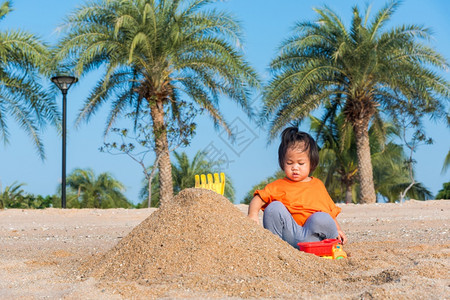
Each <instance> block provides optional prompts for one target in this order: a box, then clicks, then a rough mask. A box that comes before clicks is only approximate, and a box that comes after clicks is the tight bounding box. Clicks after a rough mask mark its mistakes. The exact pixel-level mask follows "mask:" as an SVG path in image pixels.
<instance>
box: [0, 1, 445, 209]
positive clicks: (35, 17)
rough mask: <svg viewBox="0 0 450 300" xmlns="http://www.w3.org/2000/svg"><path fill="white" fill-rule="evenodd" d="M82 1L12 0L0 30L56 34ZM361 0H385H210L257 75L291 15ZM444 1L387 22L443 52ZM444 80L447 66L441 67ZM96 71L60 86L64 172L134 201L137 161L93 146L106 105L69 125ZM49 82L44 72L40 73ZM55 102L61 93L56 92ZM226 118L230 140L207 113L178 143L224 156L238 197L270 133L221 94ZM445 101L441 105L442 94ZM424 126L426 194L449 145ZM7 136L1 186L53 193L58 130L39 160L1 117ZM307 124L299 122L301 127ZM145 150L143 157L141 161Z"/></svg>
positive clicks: (266, 165)
mask: <svg viewBox="0 0 450 300" xmlns="http://www.w3.org/2000/svg"><path fill="white" fill-rule="evenodd" d="M83 3H85V1H83V0H64V1H61V0H40V1H36V0H34V1H33V0H15V1H14V3H13V8H14V11H13V12H12V13H10V14H9V15H8V16H6V18H5V19H3V20H2V21H1V22H0V30H5V29H21V30H24V31H28V32H31V33H34V34H37V35H38V36H40V37H41V38H42V39H44V40H45V41H47V42H49V43H53V42H54V41H55V40H56V39H57V38H58V33H57V32H56V31H55V29H56V28H57V26H58V25H60V24H61V23H62V22H63V18H64V16H66V15H67V14H68V13H69V12H71V11H72V10H73V9H75V8H76V7H77V6H79V5H82V4H83ZM366 3H369V4H372V12H376V11H377V10H378V9H380V8H381V7H382V6H384V5H385V3H386V2H385V1H380V0H376V1H371V2H366V1H357V0H352V1H350V0H340V1H331V0H329V1H316V0H296V1H295V0H279V1H273V0H230V1H222V2H220V3H218V4H217V6H218V7H219V8H223V9H226V10H228V11H231V12H232V13H233V14H234V15H235V16H236V17H237V18H238V19H239V20H240V21H241V25H242V28H243V31H244V34H245V38H244V41H245V43H244V47H243V49H244V51H245V54H246V56H247V60H248V61H249V62H250V63H251V64H252V66H253V67H254V68H255V69H256V70H257V71H258V72H259V73H260V75H261V77H262V78H263V80H267V79H268V78H269V73H268V71H267V67H268V64H269V62H270V61H271V60H272V59H273V58H274V57H275V55H276V53H277V47H278V46H279V45H280V43H281V41H283V40H284V39H285V38H287V37H288V36H289V34H290V30H291V28H292V26H293V25H294V24H295V22H297V21H301V20H314V19H315V18H316V15H315V13H314V11H313V9H312V8H313V7H321V6H323V5H327V6H329V7H330V8H331V9H333V10H334V11H336V12H338V14H339V15H340V16H341V18H342V19H343V20H344V21H345V22H347V23H348V22H349V20H350V18H351V8H352V7H353V6H354V5H355V4H358V5H359V7H360V9H361V10H364V9H365V7H366ZM449 12H450V2H448V1H446V0H429V1H423V0H406V1H404V2H403V4H402V5H401V6H400V8H399V10H398V11H397V13H396V14H395V15H394V17H393V19H392V20H391V22H390V23H389V26H394V25H397V24H411V23H413V24H420V25H425V26H426V27H429V28H431V29H432V31H433V37H434V38H433V40H432V41H430V43H431V45H432V46H433V47H434V48H435V49H436V50H438V51H439V52H440V53H441V54H443V55H444V56H445V57H446V59H447V60H450V35H449V33H448V28H450V21H449V19H448V13H449ZM442 75H443V76H444V77H445V78H447V80H450V74H449V72H448V71H447V72H446V73H443V74H442ZM97 76H98V73H96V72H93V73H91V74H89V75H88V76H86V77H83V78H80V81H79V83H78V84H77V85H76V86H74V87H72V88H71V89H70V90H69V93H68V108H67V109H68V117H67V124H68V125H67V130H68V138H67V173H70V172H71V171H72V170H73V169H74V168H93V169H94V170H95V172H96V174H97V175H98V174H100V173H101V172H110V173H111V174H112V175H113V176H114V177H115V178H117V179H118V180H120V181H121V182H122V183H123V184H124V185H125V186H126V188H127V190H126V192H125V194H126V195H127V197H128V198H129V199H130V200H131V201H133V202H134V203H137V202H138V193H139V190H140V188H141V184H142V183H141V182H142V179H143V174H142V170H141V168H140V166H139V165H138V164H136V163H135V162H133V161H132V160H131V159H130V158H128V157H126V156H113V155H110V154H106V153H101V152H100V151H99V150H98V149H99V147H101V146H102V145H103V130H104V125H105V120H106V115H107V112H108V107H107V106H105V107H104V108H103V109H102V110H100V111H99V113H98V114H97V115H95V116H94V117H93V118H91V120H90V122H89V123H83V124H82V125H81V126H79V127H77V128H75V127H74V120H75V118H76V115H77V113H78V110H79V109H80V108H81V105H82V103H83V101H84V99H85V98H86V96H87V95H88V93H89V91H90V89H91V88H92V86H93V83H94V82H95V81H96V80H97ZM48 82H49V83H50V79H49V80H48ZM56 97H57V100H58V104H59V105H61V99H62V96H61V94H60V93H59V94H58V95H56ZM221 101H222V102H221V107H222V108H223V111H224V115H225V117H226V119H227V120H228V121H229V122H230V123H232V125H233V126H234V128H235V129H236V130H237V133H238V140H237V143H236V144H232V143H231V141H229V140H228V139H227V137H226V135H225V134H223V132H222V131H221V130H220V129H219V130H215V129H214V128H213V125H212V122H211V121H209V119H208V118H207V117H204V116H199V117H198V118H197V120H196V121H197V123H198V131H197V134H196V136H195V138H194V140H193V141H192V144H191V146H189V147H188V148H185V149H183V150H184V151H186V152H187V153H188V155H189V156H190V157H192V156H193V155H194V154H195V153H196V152H197V151H200V150H207V151H209V152H208V153H210V154H211V157H212V156H215V157H221V158H222V159H226V163H225V164H223V165H222V170H223V171H224V172H226V173H227V174H229V176H230V177H231V179H232V181H233V184H234V186H235V188H236V202H240V201H241V200H242V198H243V197H244V195H245V194H246V193H247V192H248V191H249V189H250V188H251V187H252V186H253V185H254V184H256V183H258V182H259V181H261V180H262V179H264V178H266V177H268V176H270V175H272V174H273V173H275V171H277V170H278V169H277V168H278V166H277V147H278V141H274V142H273V143H271V144H269V145H268V139H267V138H268V137H267V130H266V129H265V128H258V127H257V125H256V124H255V123H254V122H252V121H250V120H248V118H247V117H246V116H245V115H244V114H243V113H241V112H240V111H239V108H238V106H237V105H236V104H234V103H231V102H229V101H228V100H227V99H222V100H221ZM252 106H253V108H254V109H255V110H256V111H258V110H259V109H260V107H261V103H260V101H259V99H258V97H256V96H255V101H254V102H253V104H252ZM447 109H449V106H448V102H447ZM425 124H426V131H427V133H428V135H429V136H430V137H432V138H433V140H434V144H433V145H422V146H420V147H419V149H418V151H417V152H416V153H415V154H414V158H415V159H416V160H417V165H416V178H417V180H418V181H420V182H422V183H423V184H424V185H425V186H426V187H427V188H428V189H429V190H431V191H432V193H433V194H436V193H437V192H438V190H439V189H441V188H442V184H443V183H444V182H447V181H449V179H450V176H449V175H450V171H448V172H447V173H446V174H441V169H442V165H443V162H444V158H445V155H446V154H447V152H448V150H449V149H450V134H449V133H450V132H449V128H448V127H446V124H445V123H444V122H443V121H438V122H436V121H428V120H427V121H426V122H425ZM8 125H9V129H10V134H11V138H10V142H9V144H7V145H3V144H0V183H1V185H2V187H5V186H6V185H10V184H12V183H13V182H19V183H25V184H26V185H25V186H24V189H25V191H26V192H29V193H33V194H42V195H47V194H53V193H56V189H57V186H58V184H59V182H60V180H61V138H60V136H58V134H57V132H56V130H55V129H54V128H52V127H47V128H46V129H45V130H44V131H43V133H42V138H43V141H44V145H45V151H46V159H45V160H44V161H42V160H40V158H39V156H38V155H37V154H36V151H35V148H34V147H33V145H32V142H31V140H30V138H29V137H28V136H27V135H26V134H25V133H24V132H23V131H22V130H21V129H20V128H18V127H17V124H15V123H14V120H12V119H9V122H8ZM302 129H303V130H305V131H308V128H307V127H306V126H305V127H304V128H302ZM151 160H152V157H149V162H148V163H149V164H150V163H151Z"/></svg>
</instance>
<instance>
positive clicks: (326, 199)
mask: <svg viewBox="0 0 450 300" xmlns="http://www.w3.org/2000/svg"><path fill="white" fill-rule="evenodd" d="M278 163H279V164H280V167H281V169H282V170H283V171H284V172H285V174H286V177H285V178H283V179H278V180H275V181H274V182H272V183H269V184H268V185H266V187H265V188H264V189H262V190H256V191H255V193H254V197H253V199H252V201H251V202H250V205H249V207H248V217H249V218H251V219H253V220H254V221H255V222H257V223H258V224H259V218H258V213H259V210H260V209H262V210H263V211H264V217H263V224H264V228H266V229H268V230H270V231H271V232H272V233H274V234H276V235H278V236H279V237H281V238H282V239H283V240H285V241H286V242H288V243H289V244H290V245H292V246H293V247H295V248H298V246H297V243H299V242H314V241H321V240H324V239H329V238H337V239H340V240H341V241H342V243H343V244H345V242H346V241H347V238H346V236H345V234H344V232H342V230H341V229H340V226H339V224H338V222H337V220H336V217H337V215H338V214H339V213H340V212H341V209H340V208H339V207H337V206H336V205H335V204H334V202H333V200H332V199H331V197H330V195H329V194H328V192H327V190H326V188H325V185H324V184H323V183H322V181H320V179H317V178H315V177H311V176H309V175H310V174H311V173H312V172H313V171H314V169H315V168H316V167H317V165H318V163H319V150H318V148H317V145H316V142H315V141H314V139H313V138H312V137H311V136H310V135H309V134H307V133H305V132H301V131H298V129H297V128H295V127H289V128H286V129H285V130H284V131H283V133H282V134H281V144H280V147H279V148H278Z"/></svg>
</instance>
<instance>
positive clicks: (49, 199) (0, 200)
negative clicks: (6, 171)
mask: <svg viewBox="0 0 450 300" xmlns="http://www.w3.org/2000/svg"><path fill="white" fill-rule="evenodd" d="M24 185H25V184H24V183H20V184H18V183H16V182H14V183H13V184H11V185H9V186H6V187H5V189H4V191H1V190H0V209H4V208H22V209H25V208H32V209H43V208H48V207H58V204H57V203H59V207H60V206H61V200H60V198H59V197H57V196H45V197H43V196H41V195H37V196H35V195H33V194H28V193H26V192H25V191H24V190H23V189H22V187H23V186H24Z"/></svg>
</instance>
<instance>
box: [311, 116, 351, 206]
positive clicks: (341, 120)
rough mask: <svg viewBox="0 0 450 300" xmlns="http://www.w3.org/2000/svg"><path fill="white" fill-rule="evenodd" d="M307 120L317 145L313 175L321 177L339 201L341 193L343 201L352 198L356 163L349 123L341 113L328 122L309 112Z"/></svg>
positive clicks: (347, 201)
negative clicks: (316, 163) (314, 134)
mask: <svg viewBox="0 0 450 300" xmlns="http://www.w3.org/2000/svg"><path fill="white" fill-rule="evenodd" d="M325 119H326V118H325ZM310 120H311V130H312V131H313V132H315V133H316V135H317V138H316V139H317V142H318V143H319V145H320V151H319V158H320V160H319V166H318V167H317V168H316V170H315V171H314V176H316V177H318V178H322V179H323V180H324V183H325V185H326V187H327V189H328V192H329V193H330V196H331V198H333V199H334V200H335V201H337V202H341V201H342V200H344V199H343V197H342V195H344V198H345V202H346V203H351V202H354V201H353V199H354V195H356V192H355V187H356V184H357V183H358V179H357V174H358V164H357V156H356V145H355V139H354V135H353V132H352V130H351V126H349V124H348V123H346V122H345V117H344V116H343V115H342V114H340V115H339V116H336V117H334V118H333V119H332V120H329V121H330V122H329V124H325V121H324V120H320V119H318V118H315V117H313V116H311V117H310Z"/></svg>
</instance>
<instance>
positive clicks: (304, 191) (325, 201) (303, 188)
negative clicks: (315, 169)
mask: <svg viewBox="0 0 450 300" xmlns="http://www.w3.org/2000/svg"><path fill="white" fill-rule="evenodd" d="M254 195H259V196H260V197H261V199H262V200H263V201H264V202H265V203H266V204H264V206H263V207H262V210H264V209H265V208H266V206H267V205H268V204H269V203H270V202H272V201H280V202H281V203H283V204H284V206H286V208H287V209H288V211H289V212H290V213H291V215H292V217H293V218H294V220H295V221H296V222H297V224H299V225H300V226H303V224H305V222H306V219H308V217H309V216H310V215H312V214H313V213H315V212H319V211H321V212H326V213H329V214H330V215H331V217H332V218H333V219H336V217H337V215H338V214H339V213H340V212H341V208H340V207H337V206H336V204H334V202H333V200H332V199H331V197H330V195H329V194H328V191H327V189H326V188H325V185H324V184H323V182H322V181H321V180H320V179H318V178H315V177H311V180H310V181H308V182H295V181H292V180H290V179H287V178H283V179H278V180H275V181H274V182H271V183H269V184H268V185H266V186H265V187H264V189H262V190H256V191H255V193H254Z"/></svg>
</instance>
